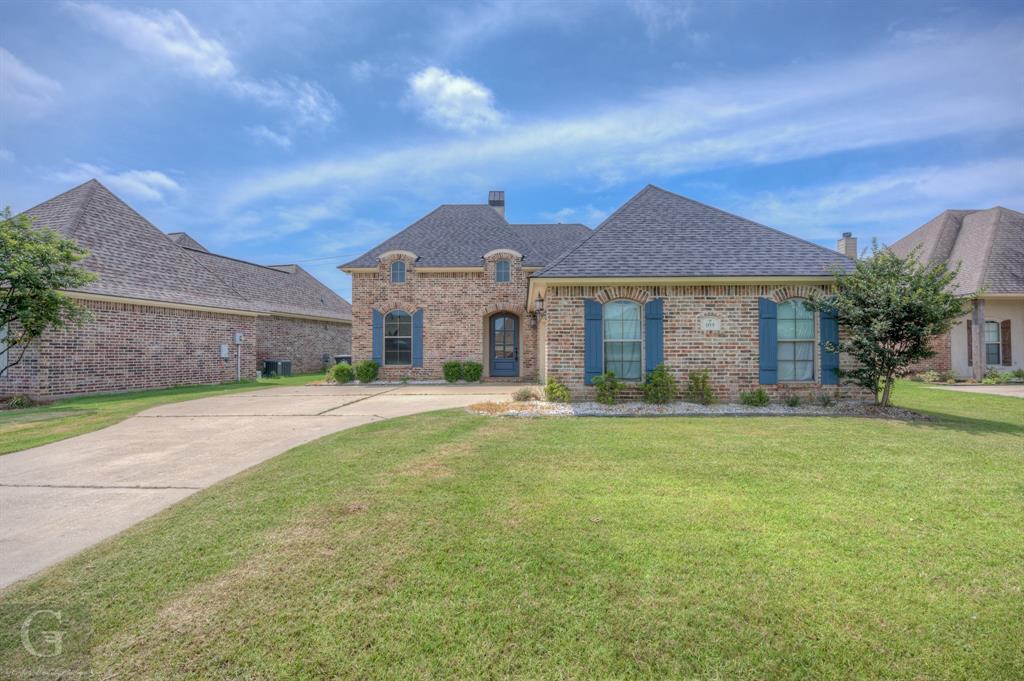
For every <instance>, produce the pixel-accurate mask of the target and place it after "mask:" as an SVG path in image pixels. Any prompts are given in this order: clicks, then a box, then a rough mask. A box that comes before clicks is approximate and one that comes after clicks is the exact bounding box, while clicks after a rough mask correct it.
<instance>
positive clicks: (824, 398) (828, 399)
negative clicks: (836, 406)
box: [818, 393, 835, 407]
mask: <svg viewBox="0 0 1024 681" xmlns="http://www.w3.org/2000/svg"><path fill="white" fill-rule="evenodd" d="M818 401H819V402H821V406H823V407H831V406H832V403H833V402H834V401H835V400H833V399H832V396H831V395H829V394H826V393H822V395H821V397H820V398H818Z"/></svg>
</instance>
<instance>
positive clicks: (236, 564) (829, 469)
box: [0, 383, 1024, 679]
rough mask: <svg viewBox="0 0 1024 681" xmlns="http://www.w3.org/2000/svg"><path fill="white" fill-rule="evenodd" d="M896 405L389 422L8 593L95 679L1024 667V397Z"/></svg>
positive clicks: (925, 396)
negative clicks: (51, 614) (83, 630)
mask: <svg viewBox="0 0 1024 681" xmlns="http://www.w3.org/2000/svg"><path fill="white" fill-rule="evenodd" d="M897 402H898V403H899V404H900V405H901V406H904V407H911V408H914V409H918V410H921V411H925V412H928V413H930V414H932V415H933V416H934V417H935V419H934V420H932V421H926V422H904V421H886V420H873V419H863V418H814V417H787V418H756V417H754V418H735V417H733V418H729V417H717V418H659V419H499V418H489V417H485V416H475V415H471V414H467V413H466V412H464V411H447V412H435V413H431V414H425V415H421V416H416V417H409V418H403V419H397V420H393V421H384V422H380V423H375V424H371V425H368V426H364V427H361V428H358V429H355V430H350V431H346V432H343V433H339V434H338V435H335V436H329V437H326V438H324V439H321V440H319V441H317V442H314V443H311V444H308V445H304V446H301V447H298V448H296V449H293V450H291V451H290V452H288V453H286V454H284V455H281V456H279V457H277V458H276V459H273V460H271V461H268V462H267V463H265V464H263V465H261V466H259V467H257V468H255V469H252V470H250V471H249V472H247V473H244V474H242V475H239V476H237V477H235V478H233V479H231V480H229V481H226V482H224V483H222V484H219V485H217V486H215V487H213V488H211V489H209V490H207V491H206V492H202V493H199V494H197V495H196V496H194V497H191V498H189V499H188V500H186V501H184V502H182V503H180V504H179V505H177V506H175V507H173V508H171V509H169V510H168V511H166V512H164V513H162V514H160V515H158V516H156V517H154V518H153V519H151V520H149V521H146V522H144V523H142V524H141V525H139V526H137V527H136V528H134V529H133V530H130V531H128V532H126V533H124V534H123V535H121V536H119V537H117V538H115V539H113V540H110V541H108V542H105V543H104V544H102V545H100V546H98V547H96V548H95V549H92V550H89V551H87V552H85V553H84V554H82V555H80V556H78V557H76V558H74V559H72V560H70V561H68V562H67V563H64V564H62V565H60V566H58V567H57V568H55V569H53V570H51V571H50V572H48V573H46V574H44V575H43V576H42V577H40V578H37V579H35V580H32V581H29V582H27V583H23V584H21V585H17V586H15V587H13V588H11V589H8V590H7V591H6V592H4V593H3V594H2V596H0V604H6V605H10V604H15V603H18V604H33V603H46V604H49V605H51V606H53V605H57V606H62V607H67V608H77V609H79V610H80V611H84V612H86V613H88V617H89V619H90V620H91V623H92V626H93V627H94V628H95V630H94V634H93V639H92V644H91V646H90V655H91V659H92V665H93V669H94V671H96V672H97V674H98V676H99V677H100V678H108V677H117V678H196V679H199V678H204V679H205V678H306V679H319V678H329V677H342V678H366V677H385V676H386V677H391V678H409V677H415V678H419V677H455V678H465V677H492V676H518V677H524V678H538V677H545V678H609V677H619V678H622V677H640V676H660V677H671V678H701V679H705V678H713V679H764V678H806V679H825V678H843V679H845V678H879V679H881V678H885V679H982V678H984V679H1019V678H1022V677H1024V648H1022V646H1021V641H1022V640H1024V617H1022V616H1021V613H1022V612H1024V592H1022V585H1024V446H1022V443H1024V402H1022V401H1021V400H1018V399H1014V398H1000V397H990V396H982V395H961V394H954V393H948V392H943V391H939V390H932V389H929V388H927V387H924V386H921V385H914V384H909V383H901V384H900V385H899V388H898V393H897ZM8 612H14V610H10V609H3V608H0V618H4V617H7V615H6V614H5V613H8ZM9 624H11V623H10V622H9V621H5V622H4V628H3V631H2V637H3V638H2V639H0V651H2V652H0V657H2V658H3V659H4V660H5V664H7V665H17V664H21V663H25V662H27V661H28V659H29V658H28V657H27V656H26V654H25V652H24V650H23V649H22V647H21V644H20V639H19V635H18V629H17V627H13V628H12V627H11V626H8V625H9Z"/></svg>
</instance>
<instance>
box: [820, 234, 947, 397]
mask: <svg viewBox="0 0 1024 681" xmlns="http://www.w3.org/2000/svg"><path fill="white" fill-rule="evenodd" d="M958 271H959V268H957V269H955V270H949V269H947V268H946V266H945V264H944V263H937V264H934V265H928V264H924V263H921V262H920V261H919V260H918V252H917V250H916V249H915V250H914V251H912V252H911V253H910V254H909V255H907V256H906V257H905V258H901V257H899V256H898V255H896V254H894V253H892V252H891V251H888V250H882V249H879V247H878V244H877V242H875V243H872V245H871V257H870V258H865V259H861V260H858V261H857V264H856V267H855V268H854V270H853V272H849V273H838V272H837V273H836V283H835V292H834V293H833V294H832V295H831V296H829V297H824V298H818V299H815V300H812V301H809V305H810V306H811V307H813V308H815V309H819V310H821V309H825V310H832V311H834V312H835V315H836V318H837V319H838V320H839V325H840V326H841V327H843V329H844V331H845V339H844V340H842V341H841V342H840V343H839V344H838V345H836V344H834V343H832V342H829V343H827V344H826V346H827V349H828V350H829V351H831V352H843V353H846V354H848V355H850V356H851V357H852V358H853V359H854V360H855V362H856V368H853V369H849V370H846V371H842V372H840V373H841V376H842V377H843V378H846V379H849V381H850V382H851V383H854V384H856V385H860V386H863V387H865V388H867V389H868V390H871V391H872V392H873V393H874V395H875V403H876V404H880V405H882V406H889V398H890V397H891V395H892V386H893V381H895V380H896V378H898V377H900V376H905V375H907V374H908V373H910V366H911V365H912V364H914V363H915V362H919V361H921V360H923V359H927V358H929V357H931V356H932V355H934V354H935V352H934V351H933V350H932V349H931V346H930V340H931V338H932V336H935V335H937V334H941V333H945V332H946V331H949V329H950V328H951V327H952V326H953V323H954V322H955V321H956V319H957V318H958V317H960V316H961V315H963V314H964V302H965V299H964V298H961V297H959V296H957V294H956V293H955V292H954V290H953V281H954V280H955V279H956V275H957V272H958Z"/></svg>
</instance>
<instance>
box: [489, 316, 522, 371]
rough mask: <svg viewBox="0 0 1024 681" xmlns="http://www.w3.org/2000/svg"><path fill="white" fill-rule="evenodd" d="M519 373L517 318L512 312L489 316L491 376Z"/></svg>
mask: <svg viewBox="0 0 1024 681" xmlns="http://www.w3.org/2000/svg"><path fill="white" fill-rule="evenodd" d="M518 375H519V318H518V317H516V316H515V315H512V314H507V313H503V314H496V315H494V316H493V317H491V376H518Z"/></svg>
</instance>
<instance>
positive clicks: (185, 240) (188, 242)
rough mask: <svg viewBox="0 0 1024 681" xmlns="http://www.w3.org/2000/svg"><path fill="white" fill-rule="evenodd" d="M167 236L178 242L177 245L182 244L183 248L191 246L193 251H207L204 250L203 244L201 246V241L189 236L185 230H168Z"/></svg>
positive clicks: (206, 251)
mask: <svg viewBox="0 0 1024 681" xmlns="http://www.w3.org/2000/svg"><path fill="white" fill-rule="evenodd" d="M167 238H168V239H170V240H171V241H173V242H174V243H176V244H178V245H179V246H183V247H184V248H191V249H192V250H195V251H203V252H205V253H209V251H208V250H206V247H205V246H203V245H202V244H201V243H199V242H198V241H196V240H195V239H193V238H192V237H190V236H189V235H188V234H186V233H185V232H168V233H167Z"/></svg>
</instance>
